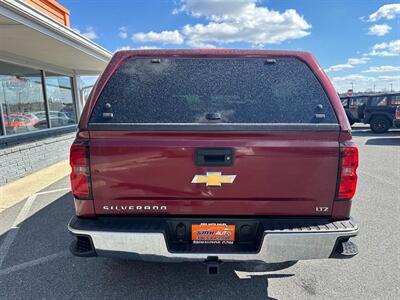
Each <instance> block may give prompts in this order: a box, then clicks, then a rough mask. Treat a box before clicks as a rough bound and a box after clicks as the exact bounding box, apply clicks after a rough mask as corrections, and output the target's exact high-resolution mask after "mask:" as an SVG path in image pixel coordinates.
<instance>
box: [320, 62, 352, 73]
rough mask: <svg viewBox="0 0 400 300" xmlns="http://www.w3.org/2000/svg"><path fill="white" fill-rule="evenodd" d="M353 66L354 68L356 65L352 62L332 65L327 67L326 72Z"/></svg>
mask: <svg viewBox="0 0 400 300" xmlns="http://www.w3.org/2000/svg"><path fill="white" fill-rule="evenodd" d="M351 68H354V66H353V65H351V64H338V65H333V66H330V67H329V68H327V69H325V72H337V71H343V70H345V69H351Z"/></svg>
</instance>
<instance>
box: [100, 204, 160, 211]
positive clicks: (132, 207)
mask: <svg viewBox="0 0 400 300" xmlns="http://www.w3.org/2000/svg"><path fill="white" fill-rule="evenodd" d="M103 209H104V210H153V211H154V210H167V207H166V206H156V205H153V206H141V205H137V206H134V205H129V206H124V205H120V206H118V205H115V206H114V205H104V206H103Z"/></svg>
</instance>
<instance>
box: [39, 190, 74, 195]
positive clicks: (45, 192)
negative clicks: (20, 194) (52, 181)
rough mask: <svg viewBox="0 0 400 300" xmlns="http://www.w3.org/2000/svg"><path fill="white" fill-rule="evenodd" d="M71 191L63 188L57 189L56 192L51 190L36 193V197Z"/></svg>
mask: <svg viewBox="0 0 400 300" xmlns="http://www.w3.org/2000/svg"><path fill="white" fill-rule="evenodd" d="M70 190H71V189H70V188H62V189H56V190H51V191H44V192H39V193H36V195H46V194H50V193H57V192H67V191H70Z"/></svg>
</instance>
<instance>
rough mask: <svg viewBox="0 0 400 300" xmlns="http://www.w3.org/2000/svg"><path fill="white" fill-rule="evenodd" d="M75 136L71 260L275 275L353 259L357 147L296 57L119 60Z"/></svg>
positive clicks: (311, 71) (339, 111)
mask: <svg viewBox="0 0 400 300" xmlns="http://www.w3.org/2000/svg"><path fill="white" fill-rule="evenodd" d="M78 127H79V128H78V133H77V135H76V139H75V141H74V143H73V145H72V146H71V153H70V164H71V168H72V172H71V187H72V194H73V196H74V199H75V200H74V201H75V208H76V216H75V217H73V218H72V220H71V221H70V223H69V225H68V228H69V231H70V232H71V233H72V234H73V235H74V236H76V239H75V240H74V242H73V244H72V245H71V247H70V249H71V251H72V253H73V254H74V255H77V256H82V257H88V256H96V255H99V256H113V257H115V256H118V257H128V258H130V257H134V258H138V257H141V258H142V259H149V258H151V259H156V258H158V259H159V260H160V261H169V260H171V261H187V260H200V261H207V262H208V263H209V260H210V259H211V260H213V262H214V263H218V262H219V261H221V260H226V261H238V260H239V261H240V260H248V261H263V262H267V263H278V262H284V261H296V260H300V259H322V258H344V257H350V256H354V255H356V254H357V252H358V250H357V246H356V245H355V244H354V243H353V242H352V241H351V238H352V237H354V236H356V235H357V234H358V226H357V223H356V222H355V221H354V220H353V219H352V218H351V216H350V211H351V205H352V198H353V196H354V194H355V191H356V186H357V173H356V170H357V167H358V149H357V148H356V147H355V145H354V143H353V142H352V135H351V127H350V125H349V122H348V120H347V117H346V113H345V111H344V109H343V106H342V104H341V102H340V99H339V98H338V95H337V93H336V91H335V89H334V88H333V86H332V84H331V83H330V81H329V79H328V77H327V76H326V74H325V73H324V72H323V71H322V69H321V67H320V66H319V65H318V63H317V61H316V60H315V58H314V57H313V56H312V55H311V54H310V53H306V52H298V51H265V50H226V49H209V50H130V51H119V52H116V53H115V54H114V56H113V58H112V59H111V61H110V63H109V65H108V67H107V68H106V69H105V71H104V73H103V74H102V76H101V77H100V78H99V80H98V82H97V83H96V85H95V86H94V88H93V91H92V92H91V94H90V96H89V98H88V100H87V102H86V104H85V107H84V109H83V112H82V115H81V118H80V122H79V126H78ZM143 203H146V205H144V204H143ZM147 203H151V205H149V204H147Z"/></svg>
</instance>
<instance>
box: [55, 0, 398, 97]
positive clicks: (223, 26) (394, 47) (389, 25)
mask: <svg viewBox="0 0 400 300" xmlns="http://www.w3.org/2000/svg"><path fill="white" fill-rule="evenodd" d="M59 2H60V3H61V4H63V5H64V6H66V7H67V8H68V9H69V10H70V11H71V16H70V21H71V27H72V28H74V29H75V30H79V32H80V33H81V34H83V35H85V36H86V37H88V38H90V39H92V40H93V41H95V42H96V43H98V44H100V45H102V46H103V47H105V48H107V49H108V50H110V51H111V52H114V51H116V50H118V49H134V48H151V47H156V48H204V47H219V48H256V49H291V50H304V51H310V52H311V53H313V54H314V55H315V56H316V57H317V59H318V61H319V63H320V64H321V66H322V67H323V68H324V69H325V71H327V74H328V75H329V77H330V78H331V80H332V81H333V83H334V85H335V86H336V88H337V90H338V91H340V92H342V91H345V90H347V89H348V88H349V87H350V86H351V82H352V83H353V85H354V89H355V91H363V90H368V89H369V90H373V89H375V90H376V91H379V90H384V89H386V90H388V89H390V84H392V87H393V89H395V90H400V3H396V2H394V1H373V0H354V1H352V0H335V1H334V0H324V1H322V0H320V1H311V0H309V1H305V0H303V1H298V0H290V1H289V0H286V1H285V0H260V1H257V0H175V1H174V0H171V1H166V0H164V1H151V0H137V1H128V0H126V1H122V0H114V1H95V0H87V1H77V0H74V1H72V0H59Z"/></svg>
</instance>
